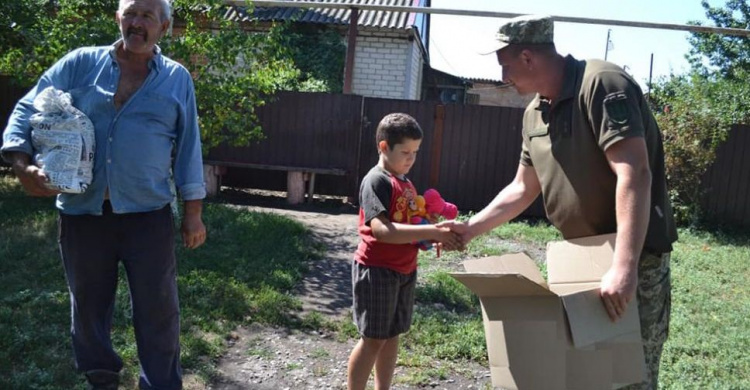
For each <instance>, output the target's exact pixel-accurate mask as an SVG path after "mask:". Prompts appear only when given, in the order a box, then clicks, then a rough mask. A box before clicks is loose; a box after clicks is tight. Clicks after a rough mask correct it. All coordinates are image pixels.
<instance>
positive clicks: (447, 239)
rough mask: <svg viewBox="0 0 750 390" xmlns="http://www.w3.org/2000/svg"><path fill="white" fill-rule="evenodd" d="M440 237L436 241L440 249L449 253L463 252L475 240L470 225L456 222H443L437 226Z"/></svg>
mask: <svg viewBox="0 0 750 390" xmlns="http://www.w3.org/2000/svg"><path fill="white" fill-rule="evenodd" d="M435 227H436V228H437V229H438V236H437V237H436V239H435V241H436V242H437V246H438V248H440V249H443V250H447V251H463V250H466V246H467V245H468V244H469V241H471V239H472V238H473V235H471V231H470V229H469V225H468V224H467V223H465V222H459V221H456V220H448V221H442V222H438V223H437V224H435Z"/></svg>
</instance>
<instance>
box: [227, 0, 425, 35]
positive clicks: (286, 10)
mask: <svg viewBox="0 0 750 390" xmlns="http://www.w3.org/2000/svg"><path fill="white" fill-rule="evenodd" d="M290 1H292V2H305V3H334V4H352V5H357V4H362V5H388V6H402V7H417V6H419V4H420V3H421V2H420V1H419V0H316V1H310V0H290ZM351 12H352V11H351V9H338V8H291V7H256V8H255V12H254V13H253V15H252V17H249V16H248V14H247V13H246V12H245V8H244V7H230V9H229V10H228V11H227V13H226V15H225V16H226V18H227V19H229V20H233V21H248V20H258V21H279V20H292V19H293V20H297V21H299V22H305V23H322V24H343V25H347V24H349V15H350V14H351ZM415 17H416V14H415V13H413V12H390V11H360V13H359V20H358V21H357V24H358V25H359V26H363V27H378V28H386V29H394V30H404V29H409V28H411V27H412V26H413V25H414V20H415Z"/></svg>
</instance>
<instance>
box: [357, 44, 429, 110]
mask: <svg viewBox="0 0 750 390" xmlns="http://www.w3.org/2000/svg"><path fill="white" fill-rule="evenodd" d="M354 56H355V58H354V78H353V80H352V81H353V82H352V92H353V93H355V94H357V95H362V96H367V97H380V98H389V99H410V100H418V99H419V90H420V87H421V83H422V80H421V78H422V75H421V69H422V54H421V51H420V50H419V48H418V46H417V44H416V43H415V42H410V41H408V40H407V39H405V38H404V37H403V36H401V35H396V34H394V35H393V36H389V35H381V36H359V37H358V38H357V48H356V50H355V53H354Z"/></svg>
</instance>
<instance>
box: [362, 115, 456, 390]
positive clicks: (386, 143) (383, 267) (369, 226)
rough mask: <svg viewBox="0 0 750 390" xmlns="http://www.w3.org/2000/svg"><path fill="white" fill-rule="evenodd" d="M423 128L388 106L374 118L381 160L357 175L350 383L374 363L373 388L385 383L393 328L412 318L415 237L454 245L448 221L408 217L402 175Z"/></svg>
mask: <svg viewBox="0 0 750 390" xmlns="http://www.w3.org/2000/svg"><path fill="white" fill-rule="evenodd" d="M422 136H423V133H422V129H421V128H420V127H419V124H418V123H417V121H416V120H414V118H412V117H411V116H409V115H406V114H389V115H386V116H385V117H384V118H383V120H381V121H380V124H378V129H377V132H376V135H375V140H376V143H377V147H378V154H379V155H380V158H379V160H378V164H377V165H376V166H374V167H373V168H372V169H371V170H370V172H368V173H367V175H365V177H364V179H362V185H361V187H360V191H359V204H360V209H359V235H360V237H361V240H360V243H359V246H358V247H357V251H356V253H355V254H354V260H353V262H352V295H353V298H354V299H353V300H354V304H353V316H354V323H355V324H356V326H357V329H358V330H359V334H360V336H361V338H360V340H359V342H358V343H357V345H356V346H355V347H354V350H353V351H352V353H351V355H350V356H349V367H348V375H349V378H348V385H349V389H350V390H360V389H364V388H365V386H366V384H367V379H368V378H369V376H370V372H371V371H372V368H373V366H374V367H375V389H376V390H381V389H388V388H389V387H390V385H391V379H392V378H393V371H394V369H395V368H396V358H397V356H398V335H399V334H401V333H405V332H406V331H408V330H409V327H410V326H411V317H412V312H413V311H414V288H415V286H416V280H417V246H416V245H415V244H414V243H416V242H418V241H424V240H431V241H436V242H438V243H442V245H443V246H444V248H445V249H446V250H451V249H459V248H460V247H461V245H462V244H461V241H460V239H459V237H458V236H456V235H455V234H454V233H452V232H451V231H450V230H449V229H445V228H438V227H436V226H434V225H410V221H411V216H412V215H413V214H414V213H415V212H416V211H417V207H416V198H417V191H416V189H415V188H414V185H412V183H411V182H410V181H409V179H407V178H406V176H405V175H406V174H407V173H408V172H409V169H411V167H412V165H413V164H414V161H415V160H416V157H417V152H418V151H419V145H420V144H421V143H422Z"/></svg>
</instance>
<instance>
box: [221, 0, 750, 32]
mask: <svg viewBox="0 0 750 390" xmlns="http://www.w3.org/2000/svg"><path fill="white" fill-rule="evenodd" d="M252 3H253V4H254V6H255V7H288V8H319V9H328V8H331V9H337V8H338V9H350V8H357V9H359V10H362V11H389V12H419V13H424V14H438V15H460V16H479V17H487V18H505V19H508V18H514V17H516V16H521V15H525V14H518V13H511V12H495V11H477V10H462V9H447V8H425V7H401V6H393V5H371V4H344V3H318V2H312V1H267V0H254V1H252ZM225 4H228V5H235V6H241V7H242V6H246V5H247V3H246V2H245V1H244V0H226V2H225ZM551 17H552V19H553V20H554V21H556V22H565V23H582V24H601V25H607V26H623V27H639V28H654V29H661V30H677V31H689V32H693V33H714V34H724V35H738V36H745V37H750V30H748V29H742V28H725V27H710V26H691V25H687V24H670V23H652V22H636V21H627V20H614V19H592V18H579V17H574V16H557V15H551Z"/></svg>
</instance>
